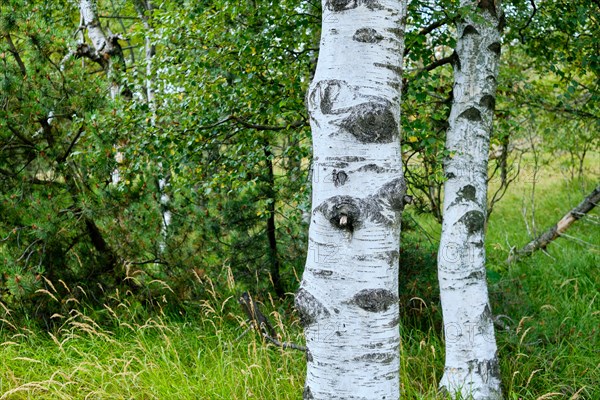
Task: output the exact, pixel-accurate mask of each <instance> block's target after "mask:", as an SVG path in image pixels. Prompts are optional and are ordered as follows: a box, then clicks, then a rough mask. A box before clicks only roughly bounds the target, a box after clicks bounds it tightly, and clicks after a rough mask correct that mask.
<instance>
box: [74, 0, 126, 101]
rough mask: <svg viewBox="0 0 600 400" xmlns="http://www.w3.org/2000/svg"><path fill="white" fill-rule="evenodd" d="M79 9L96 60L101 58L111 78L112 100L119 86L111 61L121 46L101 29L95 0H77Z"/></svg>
mask: <svg viewBox="0 0 600 400" xmlns="http://www.w3.org/2000/svg"><path fill="white" fill-rule="evenodd" d="M79 11H80V12H81V22H82V24H83V26H84V27H85V29H87V34H88V37H89V38H90V40H91V42H92V45H93V46H94V50H96V53H97V55H98V60H101V63H102V64H103V65H104V67H105V68H106V72H107V75H108V77H109V78H110V80H111V90H110V94H111V98H112V99H113V100H114V99H116V98H117V96H118V95H119V91H120V88H119V84H118V83H117V82H116V79H115V77H114V73H115V71H114V65H113V63H114V57H115V56H119V55H122V51H121V48H120V47H119V46H118V45H115V40H116V38H113V37H109V36H107V35H106V34H105V33H104V31H103V30H102V27H101V26H100V20H99V19H98V15H97V14H96V3H95V1H92V0H79ZM102 60H103V61H102Z"/></svg>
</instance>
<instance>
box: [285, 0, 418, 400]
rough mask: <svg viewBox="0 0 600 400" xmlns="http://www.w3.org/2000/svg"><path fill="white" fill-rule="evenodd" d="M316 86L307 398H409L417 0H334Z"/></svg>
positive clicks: (299, 297)
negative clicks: (409, 63) (405, 245)
mask: <svg viewBox="0 0 600 400" xmlns="http://www.w3.org/2000/svg"><path fill="white" fill-rule="evenodd" d="M322 5H323V16H322V31H321V44H320V53H319V60H318V63H317V68H316V72H315V76H314V79H313V81H312V83H311V85H310V87H309V90H308V94H307V106H308V112H309V116H310V123H311V129H312V132H313V163H314V164H313V193H312V214H311V222H310V228H309V251H308V256H307V260H306V266H305V271H304V274H303V278H302V283H301V287H300V289H299V291H298V293H297V294H296V307H297V309H298V311H299V313H300V316H301V322H302V324H303V326H304V329H305V335H306V344H307V348H308V350H307V376H306V384H305V390H304V398H305V399H328V400H331V399H349V398H353V399H377V400H381V399H397V398H398V397H399V353H398V349H399V330H398V320H399V310H398V255H399V237H400V214H401V212H402V209H403V207H404V202H405V192H406V186H405V183H404V177H403V173H402V163H401V158H400V137H399V123H400V88H401V72H402V69H401V66H402V54H403V47H404V26H403V25H404V16H405V10H406V2H405V1H397V0H379V1H375V0H362V1H334V0H324V1H323V2H322Z"/></svg>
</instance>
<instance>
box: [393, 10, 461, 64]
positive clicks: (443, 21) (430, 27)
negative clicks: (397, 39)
mask: <svg viewBox="0 0 600 400" xmlns="http://www.w3.org/2000/svg"><path fill="white" fill-rule="evenodd" d="M449 22H452V20H451V19H449V18H444V19H441V20H439V21H435V22H433V23H431V24H430V25H427V26H426V27H423V28H421V30H420V31H419V35H420V36H423V35H428V34H430V33H431V32H433V31H435V30H436V29H437V28H440V27H442V26H444V25H446V24H447V23H449ZM408 53H410V46H409V45H407V46H406V47H405V48H404V57H406V56H407V55H408Z"/></svg>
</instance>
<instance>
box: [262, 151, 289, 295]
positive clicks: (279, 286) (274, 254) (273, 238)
mask: <svg viewBox="0 0 600 400" xmlns="http://www.w3.org/2000/svg"><path fill="white" fill-rule="evenodd" d="M264 153H265V160H266V162H267V185H268V188H267V197H268V199H269V201H270V202H269V204H268V205H267V211H268V213H267V239H268V240H269V265H270V267H271V268H270V270H271V280H272V281H273V288H274V289H275V294H277V296H279V297H283V296H285V290H284V288H283V283H282V282H281V274H280V269H281V262H280V261H279V252H278V251H277V227H276V225H275V206H276V200H277V199H276V196H275V171H274V169H273V153H272V152H271V150H269V147H268V143H265V147H264Z"/></svg>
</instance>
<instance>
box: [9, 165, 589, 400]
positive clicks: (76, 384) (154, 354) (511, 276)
mask: <svg viewBox="0 0 600 400" xmlns="http://www.w3.org/2000/svg"><path fill="white" fill-rule="evenodd" d="M551 171H552V169H551V168H547V169H545V170H543V171H542V172H546V173H547V174H546V175H544V173H542V175H541V177H540V180H539V182H537V184H536V193H535V195H536V196H535V216H536V222H537V231H538V232H540V231H541V230H543V229H544V228H546V227H548V226H550V225H552V224H553V223H555V222H556V221H557V220H558V219H559V218H560V217H561V216H562V215H563V214H564V213H565V212H566V211H568V210H569V209H570V208H572V207H573V206H574V205H576V204H577V203H578V202H579V201H580V200H581V199H582V198H583V197H584V195H585V191H584V190H583V189H586V190H591V187H592V185H594V184H596V183H595V182H592V181H581V182H579V181H578V182H575V183H574V182H572V181H569V180H565V179H562V177H560V176H559V177H558V178H560V179H558V178H557V177H556V176H552V174H551ZM582 188H583V189H582ZM530 191H531V184H530V182H526V181H518V182H515V184H514V185H513V187H512V188H511V189H510V191H509V193H508V194H507V196H506V198H505V199H503V200H502V201H501V202H500V203H499V204H498V205H497V206H496V210H495V211H494V213H493V214H492V218H491V220H490V224H489V232H488V239H487V247H488V256H489V257H488V259H489V265H488V267H489V270H490V274H489V281H490V297H491V301H492V305H493V310H494V313H495V315H497V316H499V317H498V323H499V327H498V330H497V341H498V345H499V355H500V359H501V372H502V380H503V387H504V393H505V395H506V397H507V398H508V399H511V400H512V399H514V400H517V399H523V400H528V399H538V400H542V399H589V400H593V399H599V398H600V387H599V385H598V382H600V357H599V355H598V349H600V332H599V328H600V307H599V302H600V298H599V293H600V274H599V271H598V266H599V265H600V251H599V246H600V236H599V235H600V232H599V230H598V220H599V214H598V212H597V210H596V212H595V213H593V214H592V215H590V216H588V217H586V218H583V219H582V220H581V221H579V222H577V223H576V224H575V226H573V227H572V228H571V229H570V230H569V232H568V234H569V238H561V239H558V240H557V241H555V242H554V243H552V244H551V245H550V246H549V247H548V249H547V253H548V254H544V253H542V252H538V253H536V254H534V255H533V256H532V257H529V258H526V259H524V260H522V261H520V262H519V263H517V264H513V265H507V264H505V261H504V260H505V259H506V257H507V255H508V251H509V250H510V248H511V247H513V246H522V245H524V244H525V243H526V242H527V241H528V240H529V236H528V228H527V226H529V229H530V230H531V229H532V226H533V225H532V222H531V202H530V199H531V192H530ZM523 209H525V210H526V212H522V210H523ZM415 220H416V221H418V223H419V226H420V227H421V228H419V226H417V225H416V224H414V223H412V228H411V222H410V221H408V220H407V222H406V226H407V228H408V229H407V233H406V235H405V239H404V243H403V250H402V260H403V264H402V276H401V281H402V287H401V305H402V314H403V318H402V327H401V335H402V344H401V348H400V351H401V386H402V393H403V396H402V397H403V399H435V398H436V396H437V395H436V384H437V381H438V380H439V379H440V377H441V375H442V371H443V361H444V351H443V348H444V341H443V336H442V335H441V326H442V325H441V324H442V322H441V315H440V310H439V304H438V303H439V300H438V295H437V282H436V278H435V250H436V243H435V240H434V241H433V242H430V240H429V239H428V238H427V237H426V236H425V235H424V234H423V232H422V231H421V229H422V228H424V229H426V230H427V231H429V232H430V234H431V235H432V236H433V237H434V238H435V237H437V236H436V235H437V232H439V227H437V226H436V224H435V223H433V222H431V220H429V219H428V217H427V216H418V217H415ZM207 292H209V293H213V297H212V298H210V299H207V301H206V302H204V303H203V304H202V305H201V306H200V309H199V310H197V312H196V313H195V314H194V313H191V314H190V315H188V316H186V317H182V316H167V315H155V316H152V317H150V316H148V317H145V318H141V317H140V314H139V312H138V311H135V312H133V311H132V307H131V306H130V304H129V303H127V301H126V300H123V299H121V301H120V302H117V303H116V304H115V305H114V306H112V307H113V308H108V307H107V309H106V310H103V311H101V312H102V313H103V314H102V318H98V315H99V314H98V313H100V311H87V312H83V311H77V310H73V311H72V312H71V314H70V315H64V316H56V317H55V318H56V320H59V321H60V325H59V327H58V328H56V329H54V330H53V331H51V332H47V331H43V330H31V329H28V327H24V326H14V325H13V324H11V319H10V315H5V319H4V322H3V323H2V324H1V325H0V348H1V352H2V357H1V358H0V399H265V400H271V399H273V400H277V399H300V398H301V393H302V387H303V380H304V368H305V361H304V356H303V354H302V353H300V352H297V351H292V350H289V351H283V350H281V349H278V348H275V347H274V346H272V345H268V344H266V343H263V341H262V340H261V339H260V338H259V337H258V336H257V335H256V334H255V333H254V332H248V333H247V334H245V335H243V336H241V335H242V333H243V331H244V328H243V327H240V326H241V325H243V319H242V317H241V312H238V310H237V309H236V307H235V305H234V304H233V303H234V300H233V299H231V298H229V299H226V298H223V297H220V296H218V295H217V294H216V293H214V291H212V290H208V291H207ZM286 307H287V309H288V310H289V304H288V305H285V306H280V307H278V308H276V307H274V306H272V305H269V307H268V308H270V309H271V310H277V311H272V312H271V317H272V319H273V320H274V321H276V322H277V325H278V327H279V329H278V330H279V331H280V332H282V335H283V339H284V340H289V341H293V342H301V341H302V334H301V329H300V328H299V326H298V324H297V323H296V322H295V320H294V319H293V318H291V317H289V316H287V313H284V312H283V311H284V310H285V309H286ZM278 311H279V312H281V314H280V313H279V312H278ZM99 319H102V320H103V321H106V320H108V321H109V323H108V324H106V323H105V324H103V325H102V326H100V325H98V324H97V323H96V322H95V321H97V320H99ZM240 336H241V337H240Z"/></svg>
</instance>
